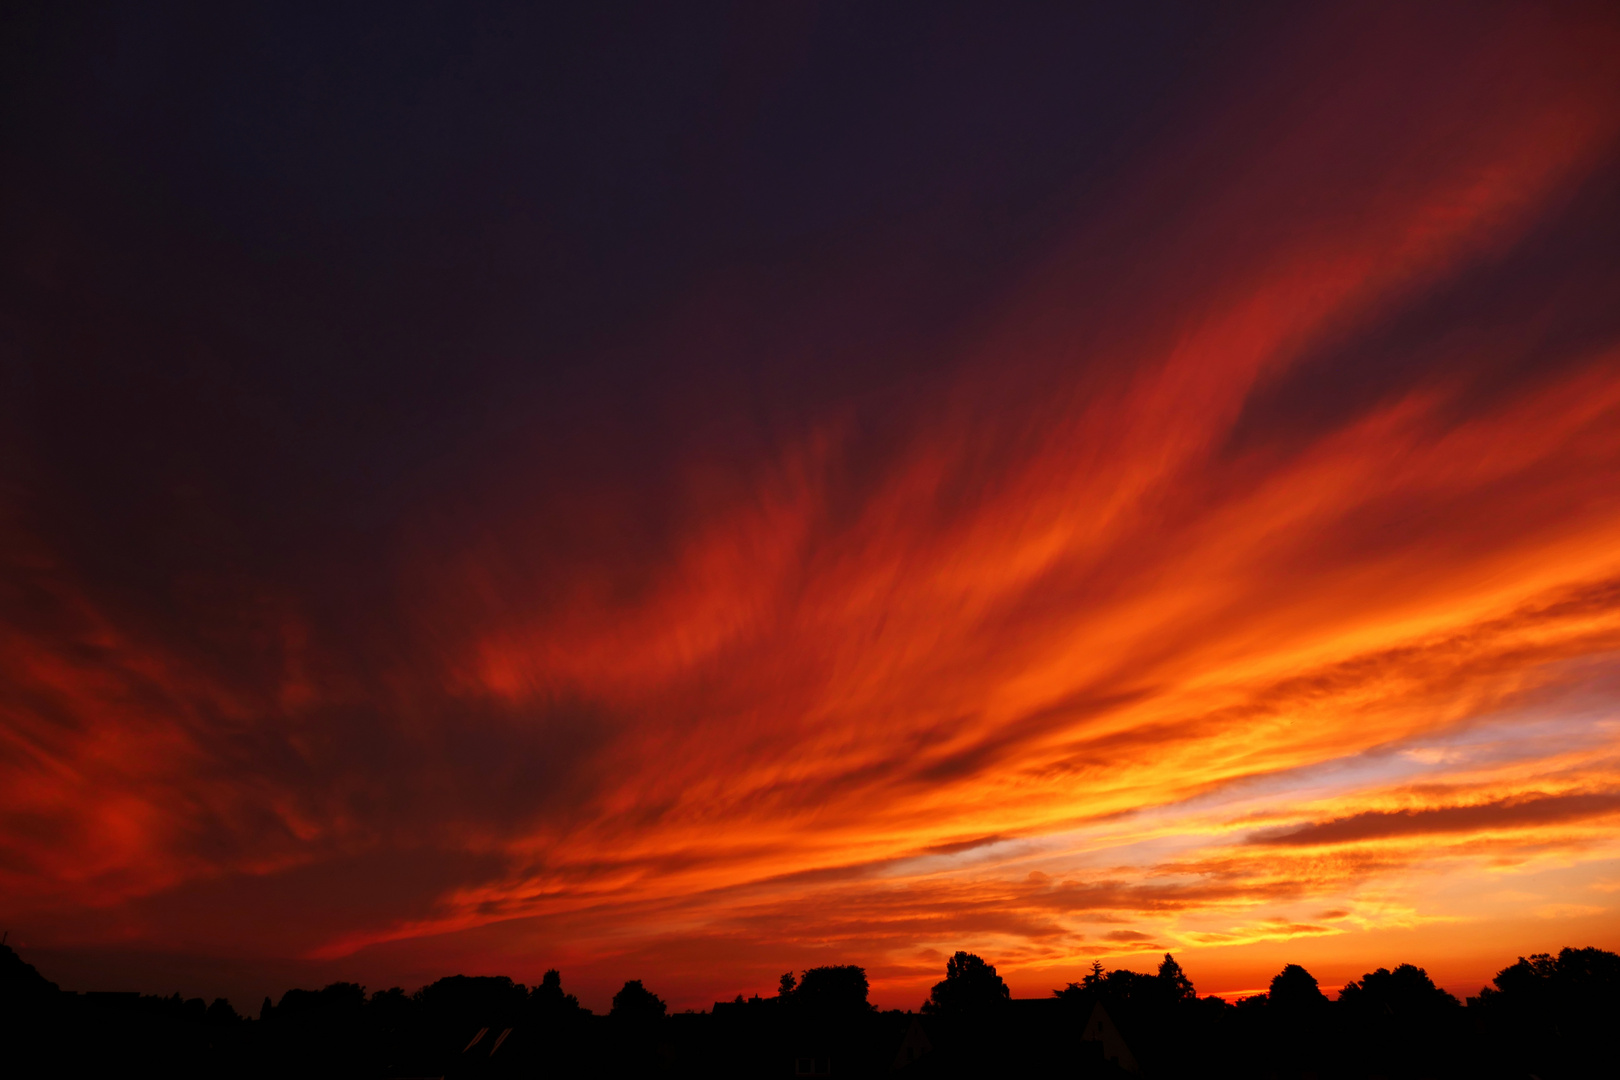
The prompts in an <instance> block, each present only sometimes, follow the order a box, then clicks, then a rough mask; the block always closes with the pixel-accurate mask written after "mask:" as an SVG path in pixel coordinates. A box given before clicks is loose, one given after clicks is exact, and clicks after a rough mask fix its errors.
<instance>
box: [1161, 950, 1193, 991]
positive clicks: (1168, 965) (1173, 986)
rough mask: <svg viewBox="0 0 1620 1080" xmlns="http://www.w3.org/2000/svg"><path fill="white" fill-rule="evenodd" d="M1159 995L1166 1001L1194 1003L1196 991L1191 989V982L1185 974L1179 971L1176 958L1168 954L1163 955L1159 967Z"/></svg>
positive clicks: (1179, 966) (1179, 967)
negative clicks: (1162, 960)
mask: <svg viewBox="0 0 1620 1080" xmlns="http://www.w3.org/2000/svg"><path fill="white" fill-rule="evenodd" d="M1159 987H1160V991H1159V992H1160V993H1161V994H1162V995H1163V996H1164V998H1165V999H1166V1000H1167V1001H1196V1000H1198V991H1196V990H1194V989H1193V984H1192V980H1191V979H1189V978H1187V973H1186V972H1185V971H1182V970H1181V965H1180V964H1178V963H1176V958H1175V957H1173V956H1171V955H1170V954H1169V953H1165V954H1164V962H1163V963H1161V964H1160V965H1159Z"/></svg>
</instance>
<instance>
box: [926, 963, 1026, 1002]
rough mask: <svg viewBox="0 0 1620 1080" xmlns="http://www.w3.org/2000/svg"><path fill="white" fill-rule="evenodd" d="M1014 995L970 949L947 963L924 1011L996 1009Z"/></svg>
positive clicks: (993, 971) (991, 965) (992, 968)
mask: <svg viewBox="0 0 1620 1080" xmlns="http://www.w3.org/2000/svg"><path fill="white" fill-rule="evenodd" d="M1011 996H1012V991H1010V990H1008V989H1007V984H1006V983H1005V982H1003V981H1002V979H1001V976H1000V975H997V974H996V969H995V966H994V965H993V964H987V963H985V962H984V960H983V959H981V958H980V957H978V956H975V955H974V954H973V953H970V952H958V953H957V954H956V955H955V956H953V957H951V958H950V959H949V960H947V961H946V962H945V978H944V980H943V981H941V982H937V983H935V984H934V988H933V990H932V991H930V992H929V995H928V1000H927V1001H926V1002H925V1003H924V1004H923V1012H925V1013H942V1014H946V1015H958V1016H966V1015H975V1014H982V1013H985V1012H987V1011H989V1010H992V1009H995V1008H996V1007H998V1006H999V1005H1001V1004H1002V1003H1003V1002H1005V1001H1006V1000H1007V999H1008V998H1010V997H1011Z"/></svg>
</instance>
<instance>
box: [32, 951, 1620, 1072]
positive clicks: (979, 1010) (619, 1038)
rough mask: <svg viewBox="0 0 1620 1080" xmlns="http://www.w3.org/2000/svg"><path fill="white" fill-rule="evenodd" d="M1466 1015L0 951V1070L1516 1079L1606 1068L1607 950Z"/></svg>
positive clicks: (1308, 994)
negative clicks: (608, 1007) (170, 989)
mask: <svg viewBox="0 0 1620 1080" xmlns="http://www.w3.org/2000/svg"><path fill="white" fill-rule="evenodd" d="M1494 983H1495V985H1494V986H1492V987H1488V988H1486V989H1485V990H1483V991H1482V992H1481V994H1480V996H1478V997H1474V998H1470V999H1469V1000H1468V1002H1467V1004H1466V1005H1464V1004H1463V1003H1461V1002H1459V1001H1458V1000H1457V999H1456V998H1454V997H1452V996H1451V995H1450V994H1448V993H1446V992H1445V991H1443V990H1440V989H1438V988H1437V987H1435V986H1434V984H1433V982H1431V981H1430V980H1429V978H1428V976H1427V975H1426V974H1425V973H1424V972H1423V971H1422V969H1420V968H1415V967H1412V966H1410V965H1401V966H1400V967H1398V968H1396V969H1395V970H1394V971H1389V970H1386V969H1382V968H1380V969H1379V970H1377V971H1375V972H1372V973H1369V974H1368V975H1366V976H1364V977H1363V978H1362V979H1359V980H1356V981H1355V982H1352V983H1350V984H1349V985H1348V986H1346V987H1345V988H1344V989H1343V990H1341V991H1340V992H1339V995H1338V998H1337V1000H1332V1001H1330V1000H1328V998H1327V997H1326V995H1324V994H1322V992H1321V991H1320V989H1319V988H1318V987H1317V985H1316V980H1315V979H1313V978H1311V976H1310V975H1309V973H1307V972H1305V971H1304V969H1303V968H1299V967H1297V966H1294V965H1290V966H1289V967H1288V968H1286V969H1284V971H1283V972H1282V973H1280V974H1279V975H1278V976H1277V978H1276V979H1274V980H1273V981H1272V985H1271V990H1270V992H1269V993H1268V994H1263V995H1258V996H1256V997H1253V998H1246V999H1243V1000H1241V1001H1239V1002H1238V1003H1236V1004H1229V1003H1227V1002H1225V1001H1222V1000H1221V999H1219V998H1214V997H1205V998H1199V997H1197V996H1196V994H1195V993H1194V992H1193V988H1192V984H1191V983H1190V982H1189V981H1188V980H1187V979H1186V977H1185V976H1184V975H1183V974H1182V972H1181V969H1180V968H1179V967H1178V966H1177V965H1176V964H1175V962H1174V960H1172V959H1171V958H1170V957H1168V956H1167V957H1166V958H1165V964H1164V965H1161V967H1160V971H1159V973H1158V974H1156V975H1154V974H1141V973H1136V972H1130V971H1111V972H1105V971H1103V970H1102V969H1101V968H1100V967H1097V968H1095V969H1094V971H1093V972H1092V974H1091V975H1089V976H1087V977H1086V978H1085V979H1084V980H1082V981H1081V982H1079V983H1071V984H1069V985H1068V986H1067V987H1065V988H1063V989H1062V990H1058V991H1055V992H1054V994H1053V995H1052V996H1051V997H1049V998H1044V999H1009V998H1008V996H1007V992H1006V988H1005V985H1004V984H1003V983H1002V981H1001V980H1000V979H999V978H998V977H997V976H996V974H995V969H994V968H993V967H991V966H990V965H988V964H984V963H983V962H982V961H980V960H979V959H978V958H977V957H974V956H971V954H966V953H958V954H957V956H956V957H955V958H953V960H952V963H951V966H950V968H949V969H948V972H947V977H946V979H945V981H943V982H941V983H940V984H939V985H938V986H936V987H935V988H934V992H933V994H932V995H931V997H930V1000H929V1002H927V1003H926V1004H925V1006H924V1009H923V1011H922V1012H919V1013H912V1012H899V1011H889V1012H880V1011H877V1010H875V1009H873V1008H871V1007H870V1006H869V1005H867V1003H866V992H867V987H866V977H865V973H864V972H863V971H862V970H861V969H860V968H858V967H854V966H843V967H834V968H817V969H812V970H811V971H808V972H805V973H804V976H803V979H802V981H801V980H795V979H794V978H793V977H792V976H791V975H789V976H784V978H783V986H782V990H781V992H780V993H779V994H777V995H776V996H774V997H769V998H759V997H756V998H753V999H750V1000H747V1001H745V1000H742V999H741V998H739V999H738V1000H736V1001H734V1002H719V1003H716V1005H715V1006H714V1008H713V1009H712V1010H709V1011H706V1012H700V1013H692V1012H688V1013H680V1014H676V1015H666V1013H665V1009H664V1005H663V1003H662V1002H661V1001H659V1000H658V998H657V997H655V996H654V995H653V994H652V993H650V992H649V991H647V990H645V989H644V988H643V987H642V986H641V984H640V983H639V982H633V983H627V984H626V986H625V989H624V990H623V991H621V993H620V994H619V995H618V997H616V998H615V1000H614V1009H613V1012H612V1013H610V1014H609V1015H607V1016H600V1015H594V1014H592V1013H591V1012H590V1011H589V1010H587V1009H584V1008H582V1007H580V1006H579V1004H578V1002H577V1001H576V1000H575V999H574V998H573V997H572V996H571V995H568V994H566V993H564V992H563V990H562V986H561V980H560V978H559V976H558V975H557V973H555V972H550V973H548V974H547V977H546V979H545V980H544V981H543V982H542V984H541V985H540V986H537V987H535V988H534V989H533V990H529V989H527V988H526V987H524V986H523V985H522V984H515V983H513V982H512V981H511V980H509V979H505V978H488V977H480V978H469V977H465V976H452V977H450V978H446V979H441V980H439V981H438V982H436V983H433V984H432V985H430V986H426V987H423V988H422V989H421V990H418V991H417V992H416V993H414V994H406V993H405V992H404V991H403V990H400V989H397V988H396V989H392V990H387V991H379V992H377V993H373V994H371V995H369V996H368V995H367V994H366V992H365V990H364V988H362V987H360V986H357V985H355V984H352V983H336V984H334V985H332V986H329V987H326V988H325V989H323V990H318V991H308V990H290V991H288V992H287V993H286V994H284V995H283V996H282V998H281V1001H280V1002H279V1003H271V1002H270V1001H269V1000H268V999H267V1000H266V1001H265V1003H264V1006H263V1007H262V1008H261V1011H260V1017H259V1018H258V1019H246V1018H243V1017H241V1016H239V1015H238V1014H237V1013H236V1011H235V1010H234V1009H233V1008H232V1007H231V1005H230V1004H229V1003H228V1002H226V1001H224V1000H223V999H220V1000H216V1001H215V1002H214V1003H213V1004H212V1005H208V1004H205V1003H204V1002H203V1001H202V1000H201V999H200V998H193V999H190V1000H184V999H182V998H181V997H180V996H179V995H174V996H172V997H167V998H163V997H153V996H142V995H139V994H133V993H132V994H108V993H87V994H76V993H70V992H63V991H61V990H59V989H57V988H56V986H55V985H54V984H52V983H50V982H48V981H47V980H46V979H45V978H44V977H43V976H41V975H40V974H39V973H38V972H36V971H35V970H34V969H33V968H32V967H31V966H29V965H28V964H26V963H24V962H23V961H22V959H21V958H19V957H18V956H17V954H16V953H15V952H13V951H12V950H11V949H9V948H5V947H3V946H0V1024H3V1031H0V1036H3V1039H4V1042H3V1046H4V1047H5V1049H4V1055H5V1057H4V1059H0V1074H4V1075H15V1076H25V1075H67V1076H71V1075H91V1074H103V1075H114V1074H129V1073H131V1072H139V1073H143V1074H152V1075H167V1076H173V1077H215V1076H219V1077H224V1076H231V1077H272V1076H277V1077H279V1076H293V1075H296V1076H314V1077H357V1078H377V1080H383V1078H390V1077H393V1078H399V1077H426V1076H437V1077H519V1076H521V1077H547V1078H551V1077H558V1078H566V1077H632V1076H634V1077H644V1076H669V1077H783V1078H786V1077H805V1076H817V1077H819V1076H838V1077H863V1076H864V1077H875V1076H886V1077H894V1078H911V1077H1000V1076H1008V1077H1088V1078H1089V1077H1121V1076H1140V1077H1149V1078H1152V1077H1184V1076H1185V1077H1194V1076H1197V1077H1301V1078H1303V1077H1311V1076H1314V1077H1321V1078H1328V1077H1344V1078H1350V1077H1356V1078H1372V1077H1387V1078H1391V1080H1393V1078H1398V1077H1399V1078H1412V1080H1417V1078H1422V1077H1435V1078H1441V1077H1463V1076H1468V1077H1504V1078H1505V1077H1521V1078H1522V1077H1527V1076H1536V1077H1539V1078H1541V1080H1562V1078H1566V1077H1568V1078H1575V1077H1594V1076H1612V1075H1617V1070H1620V957H1617V956H1616V955H1615V954H1613V953H1609V952H1604V951H1602V950H1599V949H1565V950H1564V951H1563V952H1562V953H1560V954H1559V955H1558V956H1556V957H1553V956H1548V955H1539V956H1534V957H1530V958H1528V959H1523V958H1521V959H1520V960H1519V962H1518V963H1516V964H1514V965H1511V966H1510V967H1508V968H1505V969H1504V970H1503V971H1501V972H1500V973H1499V974H1498V975H1497V976H1496V978H1495V980H1494Z"/></svg>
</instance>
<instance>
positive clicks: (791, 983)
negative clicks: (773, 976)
mask: <svg viewBox="0 0 1620 1080" xmlns="http://www.w3.org/2000/svg"><path fill="white" fill-rule="evenodd" d="M798 985H799V980H797V979H795V978H794V977H793V972H791V971H784V972H782V977H781V978H780V979H778V980H776V996H777V997H780V998H785V997H791V996H792V995H793V988H794V987H796V986H798Z"/></svg>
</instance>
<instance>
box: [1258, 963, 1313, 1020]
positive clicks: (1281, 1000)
mask: <svg viewBox="0 0 1620 1080" xmlns="http://www.w3.org/2000/svg"><path fill="white" fill-rule="evenodd" d="M1266 998H1267V1000H1268V1001H1269V1002H1270V1003H1271V1006H1272V1008H1274V1009H1278V1010H1281V1011H1284V1012H1292V1013H1304V1012H1309V1011H1313V1010H1316V1009H1319V1008H1321V1007H1322V1006H1324V1005H1326V1004H1327V1003H1328V999H1327V995H1326V994H1324V993H1322V988H1321V987H1320V986H1318V985H1317V984H1316V976H1315V975H1312V974H1311V973H1310V972H1308V971H1306V970H1305V969H1304V968H1302V967H1300V966H1299V965H1298V964H1289V965H1287V966H1286V967H1284V968H1283V969H1282V970H1281V971H1279V972H1278V973H1277V974H1275V975H1273V976H1272V977H1271V988H1270V989H1269V990H1268V991H1267V993H1266Z"/></svg>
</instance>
